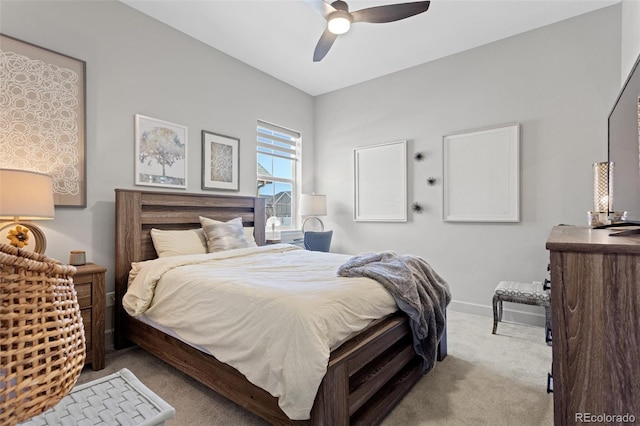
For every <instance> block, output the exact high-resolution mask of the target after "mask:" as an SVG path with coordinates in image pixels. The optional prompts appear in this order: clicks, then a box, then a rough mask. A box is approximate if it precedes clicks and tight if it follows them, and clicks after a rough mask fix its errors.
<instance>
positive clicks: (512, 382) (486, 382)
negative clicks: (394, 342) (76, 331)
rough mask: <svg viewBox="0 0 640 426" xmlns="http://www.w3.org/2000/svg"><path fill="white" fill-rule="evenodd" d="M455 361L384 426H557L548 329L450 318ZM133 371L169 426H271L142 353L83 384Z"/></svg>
mask: <svg viewBox="0 0 640 426" xmlns="http://www.w3.org/2000/svg"><path fill="white" fill-rule="evenodd" d="M448 317H449V325H448V333H449V356H448V357H447V358H446V359H445V360H444V362H439V363H438V364H437V365H436V367H435V369H434V370H432V371H431V372H430V373H429V374H427V375H426V376H424V377H423V378H422V379H421V380H420V382H418V384H417V385H416V386H415V387H414V388H413V389H412V390H411V392H410V393H409V394H408V395H407V396H406V397H405V398H404V399H403V400H402V402H401V403H400V404H399V405H398V406H397V407H396V408H395V409H394V411H393V412H392V413H391V414H390V415H389V416H388V417H387V418H386V419H385V421H384V423H383V424H384V425H385V426H413V425H416V426H417V425H460V426H463V425H464V426H467V425H505V426H506V425H509V426H511V425H520V426H525V425H532V426H537V425H552V424H553V394H547V392H546V380H547V372H548V371H550V369H551V347H549V346H547V345H546V343H545V341H544V329H543V328H541V327H530V326H524V325H517V324H509V323H501V324H499V325H498V334H497V335H492V334H491V328H492V325H493V320H492V319H490V318H484V317H478V316H474V315H468V314H462V313H458V312H449V313H448ZM121 368H128V369H129V370H131V372H133V373H134V374H135V375H136V376H137V377H138V378H139V379H140V380H141V381H142V382H143V383H144V384H145V385H146V386H147V387H149V388H150V389H151V390H152V391H154V392H155V393H156V394H158V396H160V397H161V398H163V399H164V400H165V401H167V402H168V403H169V404H171V405H172V406H173V407H174V408H175V409H176V416H175V418H174V419H173V420H171V421H169V422H167V425H169V426H177V425H181V426H182V425H194V426H196V425H203V426H205V425H206V426H209V425H210V426H216V425H264V424H266V423H265V422H263V421H262V420H261V419H259V418H257V417H255V416H254V415H252V414H249V413H248V412H246V411H245V410H244V409H242V408H240V407H238V406H236V405H235V404H234V403H232V402H230V401H228V400H226V399H225V398H222V397H220V396H218V395H217V394H216V393H214V392H213V391H210V390H209V389H207V388H205V387H204V386H202V385H200V384H199V383H197V382H195V381H193V380H192V379H190V378H189V377H187V376H185V375H184V374H182V373H180V372H179V371H177V370H175V369H174V368H172V367H170V366H168V365H167V364H165V363H164V362H162V361H159V360H158V359H157V358H155V357H153V356H151V355H148V354H147V353H146V352H144V351H143V350H141V349H138V348H131V349H126V350H123V351H116V352H112V353H110V354H108V355H107V358H106V368H105V369H104V370H101V371H93V370H91V367H90V366H89V367H85V369H84V370H83V372H82V375H81V376H80V379H79V381H78V383H84V382H87V381H90V380H93V379H95V378H98V377H102V376H104V375H107V374H111V373H113V372H115V371H118V370H120V369H121Z"/></svg>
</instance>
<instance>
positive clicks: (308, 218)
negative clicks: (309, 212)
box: [302, 216, 324, 233]
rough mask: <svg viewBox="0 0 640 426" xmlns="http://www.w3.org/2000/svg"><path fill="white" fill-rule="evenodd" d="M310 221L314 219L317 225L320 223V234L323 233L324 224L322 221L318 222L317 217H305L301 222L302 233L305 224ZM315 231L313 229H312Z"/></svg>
mask: <svg viewBox="0 0 640 426" xmlns="http://www.w3.org/2000/svg"><path fill="white" fill-rule="evenodd" d="M311 219H315V220H317V221H318V223H320V232H322V231H324V223H322V220H320V218H319V217H317V216H307V217H306V218H305V219H304V221H303V222H302V232H303V233H304V231H305V225H306V224H307V222H308V221H309V220H311ZM314 231H315V229H314Z"/></svg>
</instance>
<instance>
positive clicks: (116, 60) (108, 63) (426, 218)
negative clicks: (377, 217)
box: [0, 1, 621, 323]
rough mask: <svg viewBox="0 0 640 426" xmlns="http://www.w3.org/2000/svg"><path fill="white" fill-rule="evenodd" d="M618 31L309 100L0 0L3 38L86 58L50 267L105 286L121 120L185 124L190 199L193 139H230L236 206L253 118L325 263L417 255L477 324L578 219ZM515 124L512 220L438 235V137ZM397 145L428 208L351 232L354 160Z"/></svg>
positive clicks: (149, 29) (218, 63)
mask: <svg viewBox="0 0 640 426" xmlns="http://www.w3.org/2000/svg"><path fill="white" fill-rule="evenodd" d="M620 21H621V16H620V7H619V6H613V7H610V8H607V9H604V10H601V11H597V12H594V13H591V14H588V15H585V16H581V17H578V18H575V19H572V20H569V21H566V22H562V23H559V24H555V25H552V26H549V27H546V28H543V29H540V30H536V31H532V32H529V33H526V34H523V35H519V36H516V37H512V38H510V39H507V40H503V41H500V42H496V43H493V44H490V45H487V46H483V47H480V48H477V49H473V50H470V51H467V52H464V53H461V54H458V55H454V56H451V57H447V58H444V59H441V60H438V61H435V62H432V63H428V64H424V65H421V66H418V67H415V68H412V69H409V70H406V71H403V72H400V73H396V74H393V75H390V76H386V77H383V78H380V79H377V80H373V81H370V82H367V83H363V84H360V85H357V86H354V87H350V88H347V89H343V90H340V91H337V92H334V93H330V94H327V95H324V96H320V97H317V98H315V99H314V98H312V97H310V96H309V95H306V94H305V93H302V92H300V91H298V90H296V89H294V88H292V87H290V86H288V85H286V84H284V83H282V82H280V81H278V80H275V79H273V78H271V77H269V76H268V75H266V74H264V73H262V72H260V71H257V70H255V69H254V68H251V67H249V66H247V65H246V64H243V63H241V62H239V61H237V60H234V59H232V58H230V57H228V56H226V55H225V54H223V53H221V52H219V51H217V50H215V49H211V48H209V47H207V46H204V45H203V44H201V43H199V42H197V41H195V40H193V39H191V38H189V37H188V36H185V35H182V34H180V33H178V32H176V31H174V30H173V29H171V28H169V27H167V26H165V25H162V24H160V23H158V22H156V21H154V20H153V19H151V18H148V17H146V16H144V15H142V14H140V13H138V12H136V11H135V10H133V9H131V8H129V7H127V6H125V5H123V4H121V3H118V2H115V1H92V2H76V1H73V2H58V1H44V2H31V1H29V2H17V1H0V31H1V32H3V33H5V34H8V35H11V36H14V37H17V38H20V39H23V40H25V41H29V42H31V43H34V44H37V45H40V46H43V47H47V48H50V49H52V50H55V51H59V52H61V53H65V54H68V55H71V56H74V57H77V58H80V59H83V60H85V61H87V84H88V87H87V125H88V126H87V127H88V132H87V166H88V167H87V169H88V176H87V177H88V199H87V208H86V209H57V210H56V219H55V220H54V221H52V222H42V225H43V226H42V227H43V228H44V230H45V232H46V234H47V237H48V241H49V247H48V250H47V254H48V255H49V256H51V257H55V258H59V259H61V260H66V259H67V258H68V252H69V250H72V249H82V250H86V251H87V254H88V259H89V260H90V261H93V262H96V263H100V264H102V265H104V266H106V267H108V268H109V272H108V275H107V291H111V289H112V288H113V253H114V240H113V228H114V225H113V224H114V220H115V218H114V202H113V200H114V192H113V190H114V188H134V185H133V117H134V114H136V113H139V114H145V115H149V116H152V117H156V118H160V119H164V120H169V121H173V122H177V123H181V124H184V125H187V126H188V127H189V135H190V136H189V175H188V179H189V188H188V191H190V192H200V191H201V190H200V161H201V159H200V143H201V142H200V131H201V130H202V129H206V130H210V131H214V132H219V133H223V134H228V135H232V136H235V137H239V138H240V139H241V177H240V184H241V191H240V193H241V194H253V193H254V179H255V143H254V140H255V134H254V129H255V122H256V119H264V120H267V121H272V122H275V123H278V124H281V125H284V126H287V127H290V128H293V129H295V130H298V131H300V132H302V134H303V138H304V156H303V158H304V160H303V168H304V175H303V191H311V190H315V191H316V192H322V193H326V194H327V195H328V197H329V216H328V217H327V218H326V220H325V223H326V224H327V227H328V228H332V229H334V230H335V234H334V245H333V248H334V249H335V250H336V251H342V252H349V253H358V252H363V251H371V250H386V249H391V250H396V251H398V252H400V253H414V254H418V255H421V256H423V257H425V258H426V259H427V260H428V261H429V262H430V263H432V265H433V266H434V267H435V268H436V269H437V270H438V271H439V272H440V273H441V274H442V275H443V276H444V277H445V278H446V279H447V280H448V281H449V282H450V284H451V287H452V290H453V295H454V298H455V299H456V301H455V302H454V305H453V307H454V309H461V310H466V311H470V312H477V313H481V314H485V315H489V305H490V300H491V294H492V292H493V288H494V287H495V285H496V283H497V281H499V280H502V279H513V280H542V279H544V277H545V276H546V271H545V268H546V264H547V261H548V256H547V253H546V251H545V249H544V242H545V240H546V237H547V234H548V232H549V229H550V227H551V226H553V225H555V224H557V223H578V224H583V223H585V220H586V219H585V218H586V215H585V212H586V211H587V210H589V209H590V208H591V163H593V162H595V161H602V160H603V159H604V158H606V115H607V114H608V111H609V109H610V107H611V106H612V103H613V100H614V98H615V96H616V94H617V91H618V88H619V79H620V75H621V70H620V68H621V65H620V64H621V59H620V50H621V47H620V38H621V35H620ZM515 121H517V122H520V123H521V125H522V133H521V157H522V160H521V165H522V170H521V178H522V185H521V194H522V221H521V222H520V223H518V224H453V223H444V222H443V221H442V219H441V206H442V202H441V200H442V180H441V178H442V157H441V156H442V149H441V145H442V136H443V135H446V134H449V133H453V132H457V131H461V130H468V129H476V128H481V127H486V126H491V125H496V124H504V123H509V122H515ZM398 139H408V140H409V142H410V144H409V147H410V154H412V153H414V152H417V151H423V152H424V153H426V154H427V158H426V160H425V161H423V162H421V163H416V162H414V161H409V176H410V179H409V192H410V193H409V200H410V201H419V202H421V203H423V204H424V205H425V206H426V207H427V211H426V212H425V213H423V214H421V215H415V214H410V218H409V222H408V223H402V224H378V223H354V222H353V221H352V205H353V203H352V198H353V191H352V185H351V184H346V185H345V182H352V172H351V170H352V164H351V162H352V150H353V148H354V147H357V146H365V145H370V144H374V143H380V142H388V141H393V140H398ZM429 176H435V177H437V178H438V183H437V185H436V186H434V187H430V186H427V184H426V179H427V178H428V177H429ZM139 188H143V187H139ZM149 189H151V190H153V188H149ZM523 310H525V311H527V312H534V313H535V314H536V315H533V316H531V315H529V316H526V315H524V316H523V315H520V316H516V317H515V318H516V319H518V320H521V321H530V322H538V323H539V322H540V316H539V311H537V310H534V309H531V310H527V309H526V308H523ZM511 317H512V318H513V317H514V316H513V315H512V316H511Z"/></svg>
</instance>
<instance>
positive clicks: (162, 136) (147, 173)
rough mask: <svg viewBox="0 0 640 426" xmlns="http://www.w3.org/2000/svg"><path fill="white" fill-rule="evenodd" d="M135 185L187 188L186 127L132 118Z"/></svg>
mask: <svg viewBox="0 0 640 426" xmlns="http://www.w3.org/2000/svg"><path fill="white" fill-rule="evenodd" d="M135 117H136V119H135V146H136V148H135V149H136V154H135V155H136V157H135V158H136V163H135V175H136V181H135V183H136V185H145V186H162V187H166V188H176V189H186V188H187V127H186V126H183V125H181V124H176V123H171V122H169V121H164V120H158V119H157V118H151V117H147V116H144V115H140V114H136V116H135Z"/></svg>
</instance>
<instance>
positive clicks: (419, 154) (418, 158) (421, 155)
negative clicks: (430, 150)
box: [413, 152, 425, 161]
mask: <svg viewBox="0 0 640 426" xmlns="http://www.w3.org/2000/svg"><path fill="white" fill-rule="evenodd" d="M424 157H425V155H424V153H422V152H416V153H415V154H413V159H414V160H416V161H422V160H424Z"/></svg>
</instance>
